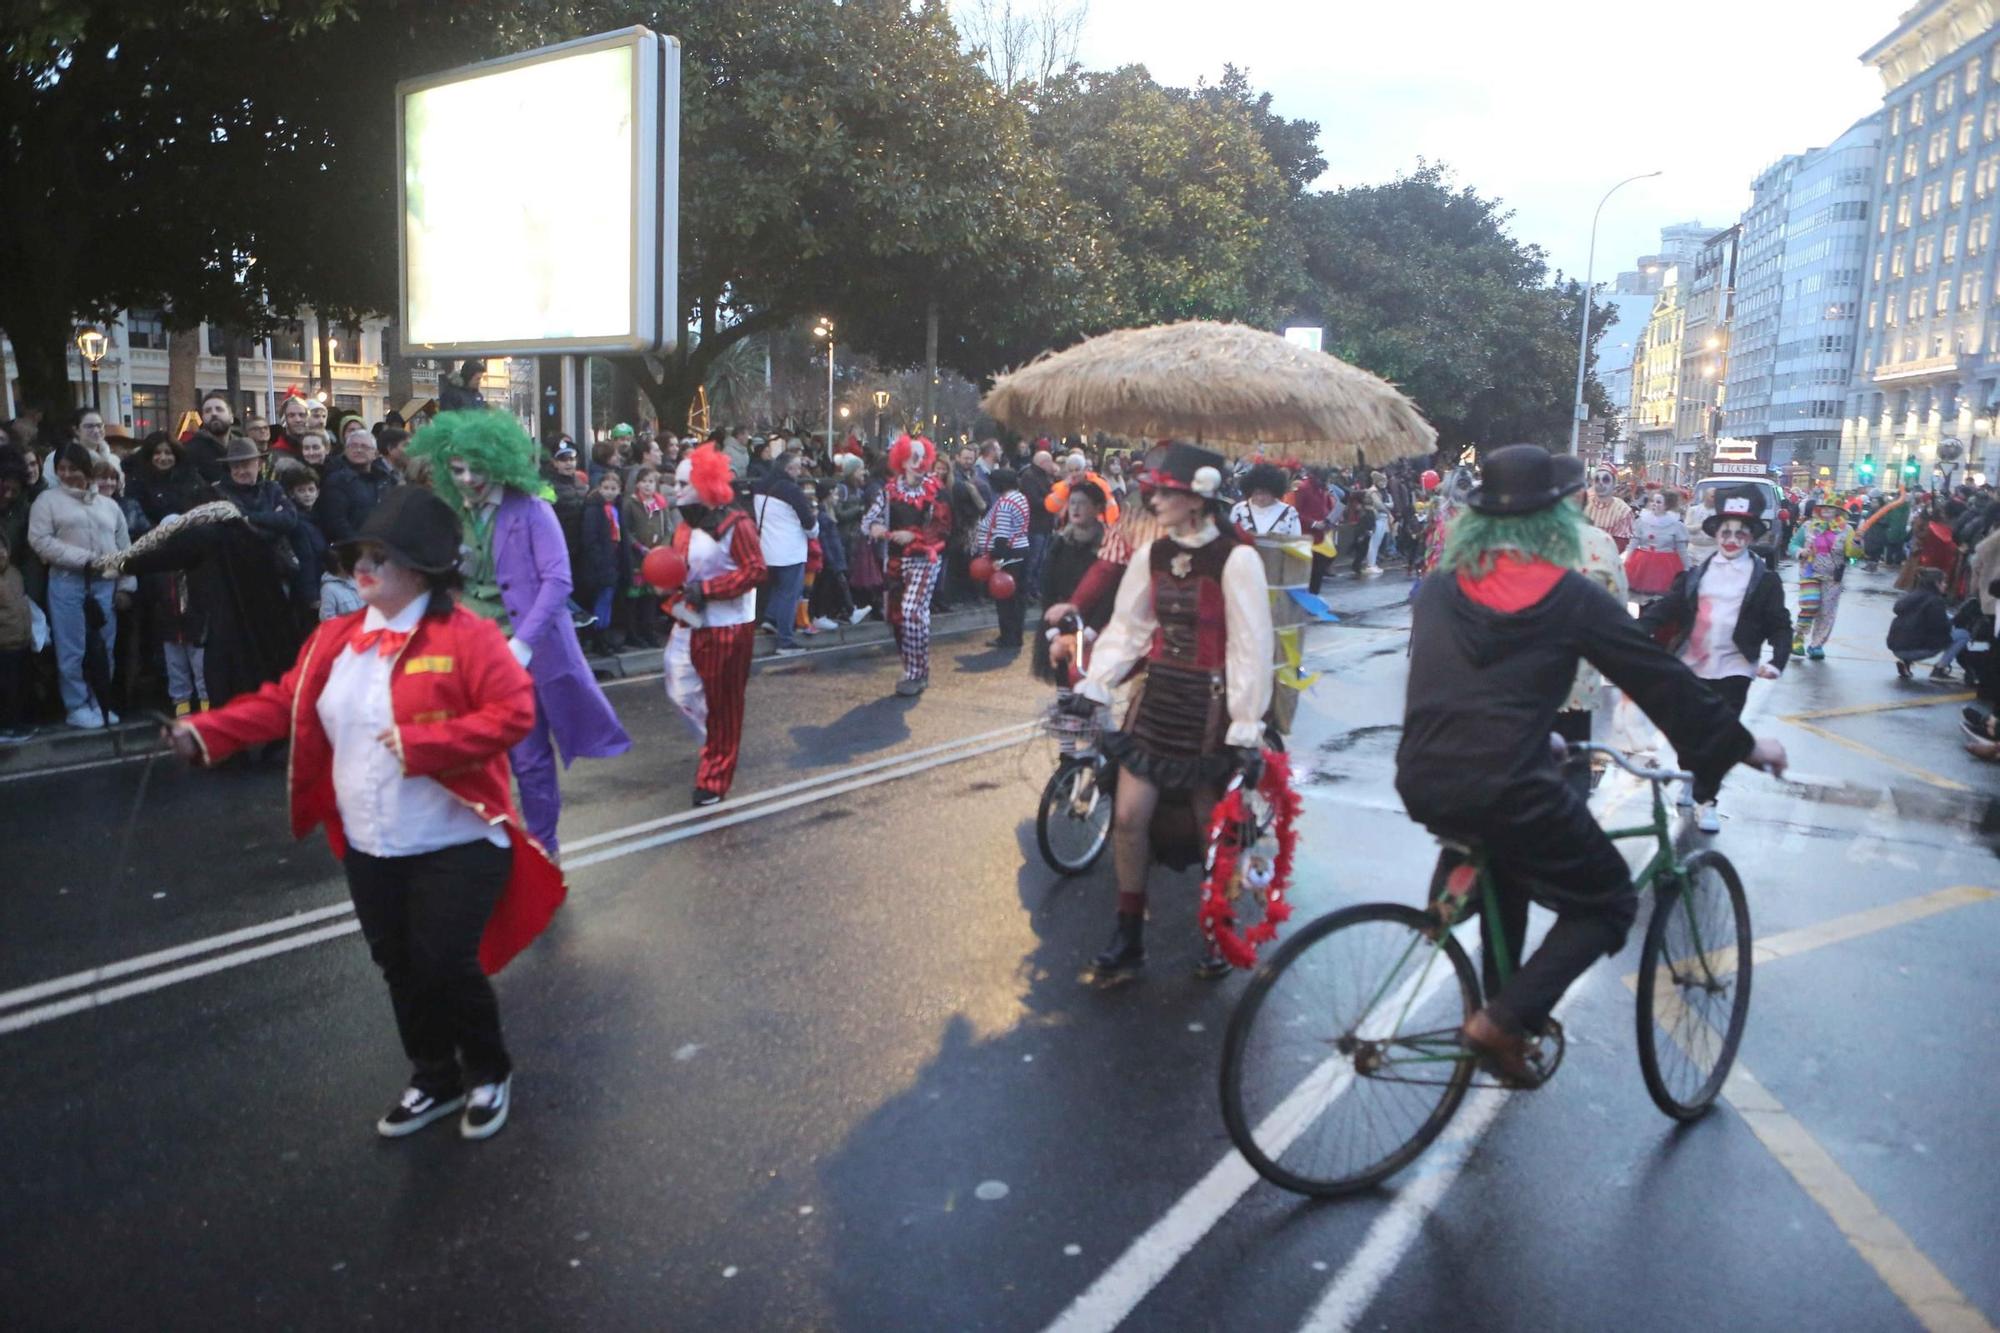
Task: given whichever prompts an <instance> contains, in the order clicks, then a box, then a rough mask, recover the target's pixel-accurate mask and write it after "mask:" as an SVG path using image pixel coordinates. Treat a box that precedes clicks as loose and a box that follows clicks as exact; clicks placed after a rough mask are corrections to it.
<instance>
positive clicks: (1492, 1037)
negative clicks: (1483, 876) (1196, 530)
mask: <svg viewBox="0 0 2000 1333" xmlns="http://www.w3.org/2000/svg"><path fill="white" fill-rule="evenodd" d="M1561 499H1562V486H1561V484H1560V482H1559V480H1558V476H1557V472H1556V467H1555V461H1554V460H1553V459H1552V458H1551V457H1550V456H1549V454H1548V452H1547V451H1546V450H1544V449H1542V448H1541V447H1540V446H1539V445H1532V444H1516V445H1507V446H1505V447H1503V448H1499V449H1495V450H1493V451H1492V452H1491V453H1490V454H1489V455H1488V456H1487V458H1486V462H1485V469H1484V476H1483V478H1482V481H1481V483H1480V486H1479V488H1478V489H1477V490H1475V491H1474V492H1473V493H1472V495H1471V496H1470V497H1469V498H1468V500H1467V510H1466V512H1465V513H1462V514H1460V515H1459V516H1458V518H1457V519H1456V520H1455V521H1454V522H1453V523H1452V526H1451V532H1450V535H1449V536H1448V538H1447V539H1446V544H1445V552H1444V558H1443V560H1442V561H1441V562H1440V564H1439V566H1438V573H1437V577H1434V578H1429V579H1425V580H1424V586H1423V590H1422V592H1421V593H1420V594H1419V595H1418V598H1417V604H1416V610H1415V613H1414V625H1413V629H1412V634H1411V640H1412V652H1411V658H1410V678H1409V687H1408V702H1407V705H1406V708H1405V713H1404V720H1403V738H1402V742H1401V744H1400V745H1399V746H1398V748H1397V751H1396V791H1397V793H1398V795H1400V796H1401V797H1402V798H1403V803H1404V806H1405V808H1406V809H1408V810H1409V812H1410V817H1411V818H1412V819H1415V820H1416V821H1417V822H1419V823H1421V824H1424V825H1426V826H1427V827H1429V828H1431V829H1432V830H1433V831H1435V832H1436V833H1438V834H1439V835H1440V836H1442V837H1448V838H1450V839H1451V840H1452V841H1453V842H1455V843H1459V844H1468V843H1478V844H1481V845H1483V846H1484V848H1485V850H1486V853H1487V855H1488V857H1489V858H1490V861H1491V865H1492V868H1493V872H1494V874H1495V877H1496V879H1497V881H1498V883H1499V888H1500V915H1501V921H1500V923H1499V927H1500V929H1501V931H1502V932H1503V935H1504V937H1505V938H1506V939H1507V940H1508V941H1509V943H1511V944H1513V945H1515V946H1516V951H1515V953H1514V955H1513V956H1514V957H1517V958H1518V957H1520V953H1519V949H1518V946H1519V944H1520V942H1521V940H1522V939H1523V937H1524V936H1525V931H1526V922H1527V908H1528V901H1529V898H1530V896H1532V897H1533V898H1534V899H1535V900H1537V901H1540V902H1542V903H1543V904H1544V905H1546V906H1548V907H1550V908H1552V909H1553V910H1554V911H1555V912H1556V924H1555V926H1554V928H1553V929H1551V930H1550V931H1549V934H1548V937H1547V938H1546V939H1545V940H1544V941H1543V943H1542V946H1541V948H1539V949H1538V950H1536V951H1535V953H1534V955H1533V956H1532V957H1530V958H1529V959H1528V960H1527V962H1526V963H1525V964H1524V965H1523V966H1522V967H1521V968H1520V969H1519V970H1518V971H1516V972H1515V973H1514V975H1513V977H1512V978H1511V979H1510V980H1509V981H1508V983H1507V985H1506V986H1505V987H1504V988H1502V989H1499V990H1498V992H1497V993H1495V988H1494V986H1493V982H1494V980H1495V978H1494V977H1492V976H1491V974H1490V970H1489V976H1488V979H1487V981H1488V985H1487V997H1486V1005H1485V1007H1484V1008H1483V1009H1481V1010H1480V1011H1479V1012H1478V1013H1476V1014H1474V1015H1473V1016H1472V1018H1470V1019H1468V1020H1467V1022H1466V1024H1465V1027H1464V1029H1463V1033H1462V1037H1463V1040H1464V1041H1465V1042H1466V1043H1467V1044H1468V1045H1469V1046H1470V1047H1471V1048H1472V1049H1473V1050H1474V1051H1475V1052H1477V1053H1478V1054H1479V1055H1480V1057H1481V1059H1482V1060H1483V1061H1484V1062H1485V1063H1486V1064H1487V1065H1488V1066H1489V1067H1490V1068H1492V1069H1495V1070H1496V1071H1498V1072H1499V1073H1500V1074H1502V1075H1503V1076H1504V1077H1507V1078H1509V1079H1516V1080H1525V1081H1530V1082H1531V1081H1533V1079H1534V1071H1533V1068H1532V1066H1531V1064H1530V1052H1531V1035H1530V1034H1534V1033H1538V1032H1540V1031H1541V1029H1542V1027H1543V1025H1544V1024H1545V1023H1546V1021H1547V1019H1548V1016H1549V1012H1550V1010H1551V1009H1553V1008H1554V1007H1555V1003H1556V1001H1557V1000H1558V999H1560V998H1561V996H1562V994H1563V992H1564V991H1565V990H1566V989H1568V987H1569V985H1570V983H1571V982H1573V981H1575V980H1576V979H1577V978H1578V977H1579V976H1581V975H1582V974H1583V973H1584V972H1585V970H1587V969H1588V968H1589V967H1590V965H1591V964H1592V963H1593V962H1595V961H1596V959H1597V958H1598V957H1599V956H1600V955H1603V954H1608V953H1615V952H1616V951H1617V950H1618V949H1619V948H1620V947H1621V946H1622V945H1623V944H1624V941H1625V935H1626V932H1627V931H1628V930H1629V929H1630V927H1631V925H1632V920H1633V917H1634V915H1635V914H1636V913H1637V910H1638V898H1637V895H1636V894H1635V893H1634V891H1633V888H1632V876H1631V872H1630V870H1629V869H1627V867H1626V864H1625V858H1624V857H1623V856H1621V855H1620V854H1619V852H1618V849H1617V847H1616V846H1615V845H1614V844H1613V843H1612V841H1611V839H1610V838H1608V837H1607V836H1606V835H1605V833H1604V830H1603V829H1602V828H1600V827H1599V825H1598V823H1597V820H1596V818H1595V817H1594V816H1593V815H1592V814H1591V812H1590V807H1589V805H1588V804H1587V803H1586V801H1585V799H1584V798H1583V797H1582V796H1581V795H1579V794H1578V793H1577V791H1576V789H1575V788H1574V787H1572V786H1571V785H1570V784H1569V783H1567V782H1565V781H1564V779H1563V775H1562V772H1561V769H1560V767H1559V766H1558V764H1557V762H1556V759H1555V756H1554V755H1553V754H1552V752H1551V750H1550V746H1549V734H1550V731H1551V729H1552V727H1553V726H1554V723H1555V717H1556V712H1557V710H1558V709H1559V708H1560V707H1561V706H1562V703H1563V698H1564V696H1565V695H1566V694H1567V693H1568V692H1569V689H1570V684H1571V681H1572V679H1573V677H1574V676H1575V673H1576V667H1577V663H1578V661H1579V660H1587V661H1589V662H1591V663H1592V664H1593V665H1595V666H1596V667H1598V668H1599V669H1600V670H1602V671H1603V672H1604V674H1605V675H1606V676H1608V677H1609V678H1610V679H1611V681H1612V683H1613V684H1615V685H1617V686H1618V687H1619V688H1620V689H1622V690H1624V691H1625V692H1626V693H1627V694H1629V695H1631V696H1632V699H1633V701H1634V702H1636V703H1637V704H1638V705H1639V706H1640V707H1641V708H1642V709H1644V710H1645V712H1646V713H1647V715H1648V716H1650V717H1651V718H1652V719H1653V720H1654V721H1655V722H1657V723H1658V724H1659V725H1660V726H1661V728H1662V729H1664V730H1665V731H1666V733H1667V736H1668V737H1669V738H1670V739H1671V740H1672V742H1673V743H1674V746H1675V748H1676V749H1677V750H1678V751H1679V754H1680V760H1681V763H1682V765H1683V766H1684V767H1687V768H1690V769H1692V770H1694V771H1695V772H1696V773H1698V774H1705V775H1712V776H1719V775H1720V774H1721V773H1722V772H1724V771H1725V770H1727V769H1728V768H1729V767H1730V766H1731V765H1733V764H1737V763H1742V762H1751V763H1754V764H1757V765H1758V766H1759V767H1768V768H1771V769H1773V770H1779V771H1781V770H1782V769H1783V766H1784V762H1785V755H1784V749H1783V747H1782V746H1779V745H1777V744H1776V743H1775V742H1770V741H1760V740H1755V739H1753V738H1752V737H1751V735H1750V733H1749V732H1748V731H1746V730H1744V728H1743V725H1742V724H1741V723H1740V722H1738V721H1737V720H1736V719H1735V718H1734V717H1733V716H1731V714H1730V710H1729V708H1728V706H1727V705H1726V704H1724V703H1723V701H1722V700H1721V699H1719V698H1718V697H1717V696H1716V695H1715V694H1714V693H1713V692H1712V691H1710V690H1709V689H1708V688H1706V687H1705V686H1704V685H1703V684H1702V683H1701V682H1700V681H1698V680H1697V679H1695V676H1694V673H1693V672H1691V671H1689V670H1688V668H1687V666H1686V664H1685V663H1683V662H1681V661H1680V660H1679V659H1677V658H1676V657H1674V656H1673V654H1671V653H1669V652H1668V651H1667V650H1666V649H1664V648H1662V647H1661V646H1660V645H1659V644H1657V643H1655V642H1654V641H1653V640H1652V639H1651V638H1648V637H1647V636H1646V634H1645V633H1644V632H1643V631H1642V630H1641V629H1640V628H1639V625H1638V623H1637V622H1635V621H1634V620H1633V619H1632V617H1631V616H1630V615H1629V614H1627V612H1626V610H1625V608H1624V607H1623V606H1622V605H1620V604H1619V603H1618V602H1617V601H1615V600H1613V598H1612V597H1611V595H1610V594H1609V593H1607V592H1605V591H1604V589H1602V588H1600V587H1598V586H1596V585H1595V584H1594V583H1592V582H1591V581H1590V580H1589V579H1588V578H1586V577H1585V576H1584V575H1582V574H1579V573H1576V572H1575V571H1574V569H1573V568H1572V566H1574V564H1575V563H1576V561H1577V559H1578V537H1579V533H1578V530H1579V528H1580V526H1581V525H1582V523H1583V516H1582V515H1581V514H1580V513H1579V512H1578V511H1577V510H1576V509H1575V508H1574V507H1572V506H1570V505H1566V504H1563V503H1561ZM1461 856H1462V854H1460V853H1457V852H1453V851H1449V850H1448V851H1447V852H1446V853H1445V854H1444V858H1443V860H1441V862H1440V865H1439V872H1440V873H1439V875H1438V878H1437V883H1438V884H1439V885H1440V886H1441V887H1442V886H1444V885H1446V884H1447V883H1448V882H1449V877H1448V874H1447V873H1446V872H1448V871H1449V870H1451V869H1452V868H1454V867H1455V865H1456V864H1457V863H1458V862H1459V860H1460V859H1461ZM1456 906H1457V904H1456V901H1455V900H1454V902H1453V903H1449V904H1447V903H1442V902H1441V903H1440V904H1439V910H1440V911H1441V912H1442V913H1444V914H1446V915H1450V914H1452V911H1453V909H1454V908H1455V907H1456ZM1486 924H1487V926H1488V928H1489V933H1490V930H1491V928H1492V927H1493V925H1494V923H1491V922H1488V923H1486ZM1484 952H1485V956H1486V957H1487V958H1491V957H1492V956H1493V949H1492V948H1491V945H1490V943H1489V946H1488V947H1487V949H1486V950H1485V951H1484Z"/></svg>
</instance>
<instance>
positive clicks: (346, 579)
mask: <svg viewBox="0 0 2000 1333" xmlns="http://www.w3.org/2000/svg"><path fill="white" fill-rule="evenodd" d="M362 605H363V604H362V601H361V590H360V589H359V588H357V587H356V586H355V585H354V574H353V572H352V571H350V570H349V569H348V567H347V562H346V561H345V560H342V559H341V558H340V548H339V547H336V546H329V547H327V548H326V568H325V569H324V570H323V571H322V572H321V573H320V576H319V618H320V619H321V620H333V619H335V618H336V617H339V616H344V615H347V614H349V613H350V612H354V611H359V610H360V609H361V608H362Z"/></svg>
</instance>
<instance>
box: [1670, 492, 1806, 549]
mask: <svg viewBox="0 0 2000 1333" xmlns="http://www.w3.org/2000/svg"><path fill="white" fill-rule="evenodd" d="M1738 486H1755V487H1756V488H1757V489H1758V490H1760V491H1762V492H1763V493H1764V521H1765V523H1766V524H1768V525H1769V526H1768V530H1767V533H1766V535H1765V537H1764V540H1763V541H1762V542H1760V543H1758V544H1757V545H1756V546H1755V547H1753V548H1751V549H1753V550H1755V551H1756V552H1757V554H1759V555H1761V556H1763V557H1764V562H1765V563H1766V564H1768V565H1770V566H1771V567H1773V568H1776V567H1777V564H1778V560H1779V558H1780V557H1781V556H1782V555H1783V554H1784V543H1785V541H1786V539H1787V538H1788V537H1789V536H1790V534H1789V533H1786V532H1783V531H1782V528H1783V527H1784V520H1783V517H1782V516H1781V515H1780V514H1779V512H1778V507H1779V506H1780V505H1782V504H1783V503H1784V499H1785V496H1784V492H1783V491H1780V490H1779V489H1778V483H1776V482H1775V481H1772V480H1771V479H1770V478H1768V477H1730V476H1715V477H1703V478H1702V479H1701V480H1700V481H1698V482H1696V483H1695V484H1694V500H1693V501H1692V502H1691V503H1692V506H1693V508H1692V509H1691V510H1690V515H1691V517H1690V521H1689V523H1688V547H1689V549H1690V550H1692V551H1693V552H1694V553H1695V554H1696V555H1698V556H1703V557H1705V556H1709V555H1712V554H1714V552H1715V538H1713V537H1710V536H1707V535H1706V534H1704V533H1703V532H1702V530H1701V524H1700V523H1698V522H1694V521H1693V518H1692V516H1693V515H1697V514H1698V515H1700V516H1702V517H1706V516H1708V515H1709V514H1712V513H1714V512H1715V506H1716V502H1717V497H1718V496H1719V495H1720V494H1721V493H1722V492H1723V491H1727V490H1731V489H1733V488H1735V487H1738Z"/></svg>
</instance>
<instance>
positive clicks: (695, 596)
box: [681, 583, 708, 611]
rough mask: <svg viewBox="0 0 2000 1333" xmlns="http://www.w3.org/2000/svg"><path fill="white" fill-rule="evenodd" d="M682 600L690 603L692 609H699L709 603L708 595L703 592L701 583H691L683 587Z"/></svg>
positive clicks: (689, 608) (689, 606)
mask: <svg viewBox="0 0 2000 1333" xmlns="http://www.w3.org/2000/svg"><path fill="white" fill-rule="evenodd" d="M681 600H682V601H684V602H686V603H687V604H688V610H690V611H699V610H701V609H702V608H703V607H704V606H707V605H708V595H707V594H706V593H704V592H702V590H701V585H700V584H699V583H690V584H688V585H687V586H686V587H684V588H682V589H681Z"/></svg>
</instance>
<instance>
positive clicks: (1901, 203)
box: [1896, 193, 1910, 227]
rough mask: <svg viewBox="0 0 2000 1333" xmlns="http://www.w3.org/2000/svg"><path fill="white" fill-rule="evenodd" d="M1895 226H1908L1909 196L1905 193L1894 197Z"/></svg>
mask: <svg viewBox="0 0 2000 1333" xmlns="http://www.w3.org/2000/svg"><path fill="white" fill-rule="evenodd" d="M1896 225H1897V226H1899V227H1907V226H1909V225H1910V196H1909V195H1908V194H1907V193H1905V194H1901V195H1898V196H1897V197H1896Z"/></svg>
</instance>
